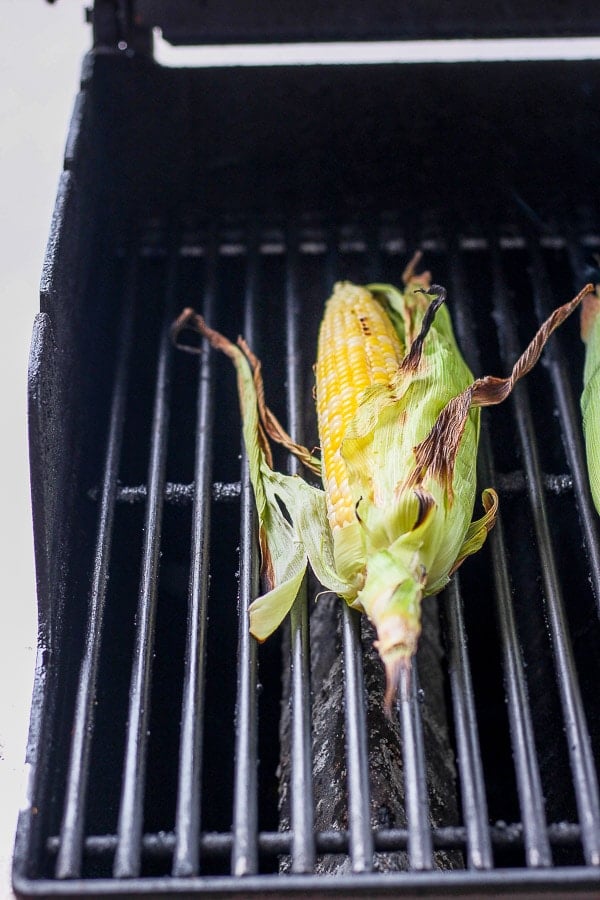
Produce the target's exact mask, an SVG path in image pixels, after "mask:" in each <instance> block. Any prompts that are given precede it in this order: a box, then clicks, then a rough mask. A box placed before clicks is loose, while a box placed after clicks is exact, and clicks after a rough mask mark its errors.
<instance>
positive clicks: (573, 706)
mask: <svg viewBox="0 0 600 900" xmlns="http://www.w3.org/2000/svg"><path fill="white" fill-rule="evenodd" d="M497 255H498V253H497V250H496V251H494V252H493V253H492V261H493V267H494V274H495V277H494V288H495V289H494V305H495V308H496V310H497V312H498V315H499V316H500V317H501V319H502V321H503V322H504V338H505V345H504V346H503V347H502V351H503V355H504V357H505V361H506V363H507V365H509V364H510V360H513V359H516V357H517V355H518V352H519V350H518V343H519V342H518V338H517V334H516V329H515V327H514V324H513V321H514V320H513V317H512V316H511V311H510V305H509V301H508V297H507V292H506V287H505V285H504V282H503V280H502V276H501V273H500V266H499V261H498V258H497ZM513 397H514V404H515V408H516V414H517V425H518V430H519V438H520V444H521V451H522V454H523V460H524V463H525V469H526V472H527V477H528V485H529V499H530V505H531V510H532V514H533V519H534V524H535V530H536V535H537V539H538V548H539V554H540V563H541V574H542V579H543V584H544V595H545V599H546V609H547V611H548V619H549V624H550V633H551V637H552V646H553V650H554V657H555V668H556V677H557V681H558V688H559V693H560V698H561V704H562V709H563V719H564V724H565V729H566V738H567V745H568V749H569V758H570V762H571V770H572V775H573V785H574V788H575V795H576V800H577V808H578V811H579V816H580V822H581V829H582V843H583V851H584V856H585V860H586V862H587V863H588V865H595V866H598V865H600V806H599V802H598V782H597V779H596V773H595V768H594V759H593V755H592V748H591V743H590V737H589V731H588V727H587V721H586V716H585V712H584V708H583V702H582V699H581V694H580V690H579V684H578V680H577V672H576V668H575V661H574V658H573V649H572V645H571V640H570V637H569V627H568V622H567V618H566V614H565V609H564V602H563V598H562V592H561V589H560V581H559V576H558V572H557V568H556V561H555V558H554V551H553V547H552V538H551V534H550V526H549V523H548V515H547V511H546V503H545V498H544V491H543V487H542V484H541V469H540V462H539V456H538V450H537V443H536V437H535V426H534V423H533V418H532V415H531V405H530V402H529V393H528V391H527V387H526V385H524V384H523V383H521V384H520V385H518V386H517V387H516V389H515V392H514V395H513Z"/></svg>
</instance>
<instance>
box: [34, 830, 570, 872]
mask: <svg viewBox="0 0 600 900" xmlns="http://www.w3.org/2000/svg"><path fill="white" fill-rule="evenodd" d="M431 833H432V842H433V846H434V847H435V849H436V850H463V849H464V848H465V847H466V846H467V842H468V833H467V829H466V828H464V827H463V826H455V825H446V826H442V827H438V828H432V830H431ZM257 837H258V846H259V849H260V851H261V853H264V854H265V855H271V856H281V855H284V854H289V852H290V849H291V843H292V834H291V832H289V831H261V832H259V833H258V836H257ZM490 837H491V841H492V844H493V845H494V847H498V848H516V847H522V846H523V826H522V824H521V823H520V822H512V823H508V824H506V825H503V826H502V827H501V826H500V825H491V826H490ZM548 837H549V839H550V842H551V843H552V845H553V846H555V847H573V846H575V845H577V844H579V843H580V841H581V828H580V827H579V825H578V824H575V823H574V822H554V823H551V824H549V825H548ZM373 839H374V846H375V850H376V851H377V852H379V853H386V852H387V853H393V852H397V851H402V850H406V848H407V846H408V830H407V829H406V828H381V829H376V830H374V831H373ZM350 840H351V838H350V834H349V832H348V831H338V830H335V831H334V830H331V831H319V832H317V833H316V834H315V843H316V848H317V851H318V853H347V852H348V851H349V847H350ZM59 846H60V838H59V837H58V836H53V837H50V838H48V840H47V842H46V849H47V852H48V853H49V854H51V855H52V854H56V853H57V851H58V848H59ZM116 846H117V836H116V835H115V834H93V835H89V836H88V837H86V839H85V843H84V849H85V853H86V855H89V856H90V857H92V856H93V857H102V856H107V855H111V854H113V853H114V851H115V848H116ZM232 846H233V836H232V835H231V833H229V832H206V833H204V834H201V835H200V848H201V851H202V854H203V856H206V857H213V858H219V857H226V856H228V855H230V854H231V851H232ZM174 847H175V835H174V834H173V832H160V833H158V834H156V833H153V834H145V835H144V836H143V838H142V849H143V852H144V854H145V856H147V857H148V858H152V859H157V858H160V859H169V858H170V857H171V855H172V853H173V849H174ZM504 871H507V872H508V871H510V870H508V869H505V870H504ZM513 871H514V870H513Z"/></svg>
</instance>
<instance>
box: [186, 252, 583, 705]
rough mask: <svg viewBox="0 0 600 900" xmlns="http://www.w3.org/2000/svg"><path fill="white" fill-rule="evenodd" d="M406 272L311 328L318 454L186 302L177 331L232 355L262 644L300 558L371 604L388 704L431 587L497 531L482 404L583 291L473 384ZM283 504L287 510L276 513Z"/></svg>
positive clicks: (256, 376)
mask: <svg viewBox="0 0 600 900" xmlns="http://www.w3.org/2000/svg"><path fill="white" fill-rule="evenodd" d="M417 259H418V257H416V258H415V260H413V263H412V264H411V265H410V266H409V267H408V268H407V270H406V272H405V276H404V288H403V290H398V289H397V288H394V287H392V286H391V285H383V284H372V285H369V286H367V287H358V286H356V285H353V284H350V283H348V282H341V283H338V284H336V286H335V289H334V292H333V295H332V297H331V298H330V299H329V301H328V302H327V305H326V308H325V314H324V318H323V321H322V323H321V328H320V333H319V345H318V354H317V364H316V367H315V372H316V398H317V412H318V423H319V438H320V447H321V460H319V459H318V458H316V457H315V456H314V455H313V454H311V453H310V452H309V451H308V450H307V449H306V448H305V447H302V446H300V445H298V444H296V443H295V442H294V441H292V439H291V438H290V436H289V435H288V434H287V433H286V432H285V430H284V429H283V427H282V426H281V424H280V423H279V422H278V421H277V419H276V418H275V416H274V415H273V413H272V412H271V411H270V410H269V408H268V407H267V405H266V403H265V398H264V388H263V381H262V375H261V365H260V362H259V360H258V359H257V358H256V357H255V356H254V354H253V353H252V351H251V350H250V348H249V347H248V346H247V344H246V343H245V342H244V340H243V339H242V338H240V339H238V342H237V345H236V344H233V343H231V342H230V341H229V340H228V339H227V338H225V337H224V336H223V335H221V334H219V333H218V332H216V331H214V330H213V329H211V328H209V327H208V326H207V325H206V323H205V322H204V320H203V319H202V317H201V316H198V315H197V314H196V313H194V311H193V310H184V312H183V313H182V314H181V316H180V317H179V319H178V320H177V322H176V323H175V326H174V335H175V338H177V335H178V334H179V333H180V332H181V331H182V330H183V329H186V328H187V329H189V328H192V329H195V330H197V331H199V332H200V333H201V334H203V335H204V336H205V337H207V338H208V340H209V341H210V343H211V344H212V346H213V347H215V348H216V349H218V350H221V351H222V352H224V353H226V354H227V355H228V356H229V357H230V359H231V360H232V362H233V363H234V365H235V367H236V370H237V376H238V391H239V397H240V405H241V412H242V419H243V433H244V441H245V445H246V450H247V453H248V459H249V465H250V473H251V478H252V484H253V488H254V494H255V499H256V506H257V511H258V519H259V526H260V546H261V553H262V565H263V576H264V581H265V584H266V586H267V588H268V589H267V591H266V592H265V593H264V594H263V595H262V596H261V597H259V598H258V599H256V600H255V601H254V602H253V603H252V605H251V606H250V609H249V617H250V630H251V632H252V634H253V635H254V636H255V637H256V638H257V639H258V640H259V641H263V640H265V639H266V638H267V637H268V636H269V635H270V634H271V633H272V632H273V631H274V630H275V629H276V628H277V627H278V626H279V624H280V623H281V622H282V621H283V619H284V618H285V616H286V615H287V613H288V612H289V610H290V608H291V606H292V604H293V602H294V599H295V597H296V595H297V593H298V590H299V587H300V584H301V582H302V578H303V576H304V573H305V571H306V566H307V562H308V563H310V566H311V568H312V570H313V572H314V573H315V575H316V576H317V578H318V580H319V581H320V582H321V583H322V584H323V586H324V587H325V588H327V589H328V590H330V591H334V592H335V593H336V594H338V595H339V596H340V597H343V598H344V599H345V600H346V602H347V603H348V604H350V605H351V606H353V607H354V608H356V609H359V610H361V611H364V612H365V613H366V614H367V616H368V617H369V619H370V620H371V621H372V623H373V625H374V626H375V629H376V631H377V637H378V640H377V644H376V646H377V649H378V652H379V655H380V656H381V659H382V660H383V663H384V665H385V669H386V676H387V693H386V704H387V706H388V708H389V706H390V705H391V702H392V700H393V698H394V695H395V693H396V689H397V685H398V681H399V676H400V671H401V669H402V667H406V666H409V665H410V661H411V658H412V656H413V655H414V653H415V651H416V647H417V641H418V638H419V634H420V630H421V602H422V599H423V597H425V596H427V595H429V594H434V593H437V592H438V591H439V590H440V589H441V588H443V587H444V585H445V584H446V583H447V582H448V580H449V578H450V576H451V575H452V573H453V572H454V571H455V570H456V569H457V568H458V566H460V565H461V563H462V562H463V560H464V559H465V558H466V557H467V556H469V555H470V554H472V553H475V552H477V550H479V549H480V547H481V546H482V545H483V543H484V541H485V539H486V537H487V534H488V532H489V530H490V529H491V528H492V527H493V525H494V521H495V517H496V511H497V507H498V498H497V495H496V493H495V491H494V490H492V489H491V488H488V489H486V490H484V492H483V494H482V503H483V509H484V514H483V516H482V517H481V518H479V519H477V520H476V521H471V519H472V515H473V507H474V502H475V493H476V458H477V444H478V438H479V408H480V407H481V406H491V405H494V404H496V403H500V402H502V400H504V399H505V398H506V397H507V396H508V395H509V394H510V392H511V390H512V388H513V386H514V384H515V383H516V381H517V380H518V379H519V378H521V377H522V376H523V375H525V374H526V372H528V371H529V370H530V369H531V368H532V366H533V365H535V363H536V362H537V360H538V358H539V355H540V353H541V351H542V348H543V346H544V344H545V343H546V340H547V339H548V337H549V336H550V334H551V333H552V331H553V330H554V329H555V328H556V327H557V326H558V325H559V324H560V323H561V322H562V321H563V320H564V319H565V318H566V317H567V316H568V315H569V314H570V313H571V312H572V311H573V310H574V309H575V307H576V306H577V305H578V303H579V302H580V300H581V298H582V297H583V296H584V295H585V294H586V293H587V292H589V291H590V290H591V289H592V286H591V285H588V286H587V287H586V288H584V290H583V291H582V292H581V293H580V294H579V295H578V296H577V297H575V298H574V299H573V300H572V301H571V302H570V303H567V304H565V305H564V306H562V307H560V308H559V309H557V310H556V311H555V312H554V313H553V314H552V316H550V318H549V319H548V320H547V321H546V322H545V323H544V324H543V325H542V327H541V328H540V329H539V331H538V332H537V334H536V335H535V337H534V339H533V341H532V342H531V344H530V345H529V347H528V348H527V350H526V351H525V353H524V354H523V355H522V356H521V357H520V358H519V360H518V361H517V363H516V364H515V366H514V368H513V371H512V373H511V375H510V376H509V377H508V378H493V377H491V376H487V377H486V378H480V379H477V380H474V379H473V376H472V374H471V372H470V371H469V369H468V367H467V365H466V363H465V361H464V360H463V358H462V356H461V354H460V351H459V349H458V346H457V344H456V341H455V338H454V334H453V330H452V324H451V321H450V316H449V313H448V311H447V309H446V307H445V306H444V300H445V291H444V289H443V288H441V287H439V286H437V285H431V283H430V276H429V274H428V273H425V274H422V275H417V274H416V273H415V263H416V261H417ZM269 439H271V440H275V441H277V442H278V443H280V444H283V445H284V446H286V447H287V448H288V449H289V450H290V451H291V452H292V453H294V454H296V455H297V456H298V457H299V458H300V459H301V460H302V461H303V462H304V464H305V465H306V466H308V468H310V469H311V470H312V471H313V472H315V473H317V474H319V475H321V477H322V481H323V486H324V490H320V489H319V488H316V487H313V486H312V485H310V484H308V483H307V482H305V481H304V480H303V479H302V478H300V477H299V476H289V475H283V474H281V473H279V472H276V471H274V470H273V468H272V458H271V452H270V448H269ZM282 506H283V508H285V510H286V512H287V515H285V514H284V512H283V510H282Z"/></svg>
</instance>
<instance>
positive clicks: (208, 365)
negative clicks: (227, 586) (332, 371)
mask: <svg viewBox="0 0 600 900" xmlns="http://www.w3.org/2000/svg"><path fill="white" fill-rule="evenodd" d="M216 291H217V254H216V246H215V241H214V237H213V238H212V239H211V241H210V242H209V245H208V247H207V259H206V281H205V287H204V302H203V309H202V313H203V315H204V317H205V319H206V321H207V322H213V321H214V311H215V306H216ZM203 348H204V352H203V353H202V355H201V356H200V357H199V366H198V397H197V407H196V432H195V433H196V446H195V463H194V466H195V469H194V483H195V484H196V486H197V488H198V489H197V490H196V491H195V495H194V504H193V507H192V538H191V549H190V576H189V589H188V618H187V630H186V635H187V638H186V648H185V661H184V676H183V700H182V708H181V736H180V743H179V773H178V781H177V807H176V813H175V833H176V842H175V856H174V860H173V874H174V875H180V876H188V875H196V874H197V873H198V871H199V846H200V840H199V838H200V819H201V806H200V803H201V801H200V796H201V782H202V735H203V701H204V669H205V662H206V650H205V647H206V629H207V602H208V575H209V541H210V501H211V490H210V488H211V484H212V444H213V436H212V432H213V406H214V400H213V368H214V362H213V354H211V353H209V352H208V350H209V348H208V342H207V341H206V340H205V341H203Z"/></svg>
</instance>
